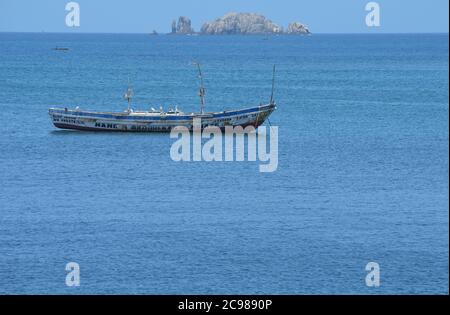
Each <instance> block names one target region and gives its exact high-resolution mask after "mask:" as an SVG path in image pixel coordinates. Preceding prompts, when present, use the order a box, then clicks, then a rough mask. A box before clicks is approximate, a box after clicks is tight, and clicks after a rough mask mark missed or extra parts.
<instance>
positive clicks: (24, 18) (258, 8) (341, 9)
mask: <svg viewBox="0 0 450 315" xmlns="http://www.w3.org/2000/svg"><path fill="white" fill-rule="evenodd" d="M75 1H76V2H78V3H79V5H80V26H79V27H68V26H67V25H66V22H65V20H66V15H67V14H68V12H67V11H66V10H65V6H66V3H68V2H70V1H69V0H38V1H29V0H0V32H42V31H45V32H86V33H150V32H152V31H153V30H156V31H157V32H160V33H166V32H169V31H170V26H171V23H172V20H174V19H176V18H178V16H181V15H183V16H188V17H189V18H190V19H191V20H192V25H193V27H194V29H195V30H199V29H200V27H201V25H202V24H203V23H204V22H207V21H212V20H214V19H216V18H218V17H220V16H222V15H224V14H225V13H227V12H254V13H260V14H263V15H264V16H266V17H267V18H269V19H271V20H272V21H273V22H275V23H277V24H279V25H281V26H283V27H285V28H286V27H287V25H288V23H290V22H296V21H298V22H301V23H304V24H306V25H307V26H309V28H310V30H311V31H312V32H313V33H436V32H438V33H448V23H449V20H448V10H449V2H448V0H376V1H375V2H377V3H378V4H379V6H380V26H379V27H368V26H367V25H366V15H367V14H368V12H367V11H366V10H365V6H366V4H367V3H368V2H370V0H75Z"/></svg>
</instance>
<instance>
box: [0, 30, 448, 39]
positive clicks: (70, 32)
mask: <svg viewBox="0 0 450 315" xmlns="http://www.w3.org/2000/svg"><path fill="white" fill-rule="evenodd" d="M7 33H15V34H77V35H80V34H81V35H95V34H98V35H101V34H105V35H152V36H159V35H173V36H176V37H179V36H192V35H189V34H172V33H170V32H168V33H157V34H152V32H96V31H92V32H90V31H87V32H85V31H81V32H79V31H69V32H59V31H1V30H0V34H7ZM194 34H197V35H202V36H238V35H242V36H270V35H273V36H280V35H289V36H297V37H298V36H306V37H307V36H311V35H408V34H410V35H421V34H423V35H427V34H428V35H432V34H436V35H448V34H449V32H311V33H310V34H309V35H308V34H284V33H281V34H275V33H274V34H272V33H267V34H264V33H261V34H201V33H194Z"/></svg>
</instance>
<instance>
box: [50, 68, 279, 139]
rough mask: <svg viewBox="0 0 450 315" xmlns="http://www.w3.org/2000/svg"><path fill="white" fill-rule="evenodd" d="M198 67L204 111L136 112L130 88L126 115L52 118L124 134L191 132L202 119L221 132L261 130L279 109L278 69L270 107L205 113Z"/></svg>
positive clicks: (61, 111)
mask: <svg viewBox="0 0 450 315" xmlns="http://www.w3.org/2000/svg"><path fill="white" fill-rule="evenodd" d="M195 64H196V65H197V67H198V73H199V78H200V89H199V93H198V95H199V96H200V112H199V113H183V112H182V111H180V110H179V109H178V106H175V107H174V108H170V109H169V110H168V111H164V110H163V108H162V107H160V108H159V110H157V109H154V108H153V107H152V108H151V109H150V110H149V111H134V110H133V109H132V108H131V99H132V97H133V90H132V88H131V87H128V90H127V92H126V93H125V95H124V97H125V99H126V100H127V101H128V108H127V109H126V110H125V111H124V112H96V111H84V110H80V109H79V108H78V107H77V108H75V109H68V108H50V109H49V115H50V118H51V120H52V122H53V124H54V125H55V127H57V128H62V129H75V130H87V131H122V132H125V131H126V132H170V131H171V130H172V129H173V128H175V127H177V126H184V127H186V128H188V129H189V130H193V129H194V119H196V118H200V119H201V129H204V128H206V127H210V126H215V127H219V128H221V129H223V128H225V127H226V126H233V127H235V126H242V127H244V128H245V127H247V126H253V127H255V128H257V127H258V126H260V125H262V124H263V123H264V121H265V120H266V119H267V118H268V117H269V116H270V114H271V113H272V112H273V111H274V110H275V109H276V104H275V101H274V97H273V96H274V83H275V66H274V68H273V79H272V94H271V97H270V101H269V103H267V104H260V105H258V106H253V107H246V108H242V109H235V110H224V111H220V112H205V111H204V107H205V95H206V90H205V88H204V85H203V76H202V71H201V68H200V64H198V63H195Z"/></svg>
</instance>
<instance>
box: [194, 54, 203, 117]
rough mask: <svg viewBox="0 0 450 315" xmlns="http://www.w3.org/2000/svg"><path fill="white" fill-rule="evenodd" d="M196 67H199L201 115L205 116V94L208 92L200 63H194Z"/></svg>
mask: <svg viewBox="0 0 450 315" xmlns="http://www.w3.org/2000/svg"><path fill="white" fill-rule="evenodd" d="M194 65H196V66H197V69H198V76H199V78H200V89H199V91H198V96H200V113H201V114H203V111H204V108H205V94H206V90H205V86H204V82H203V74H202V69H201V67H200V63H198V62H194Z"/></svg>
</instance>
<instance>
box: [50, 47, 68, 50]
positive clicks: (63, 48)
mask: <svg viewBox="0 0 450 315" xmlns="http://www.w3.org/2000/svg"><path fill="white" fill-rule="evenodd" d="M53 50H60V51H68V50H69V48H67V47H55V48H53Z"/></svg>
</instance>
